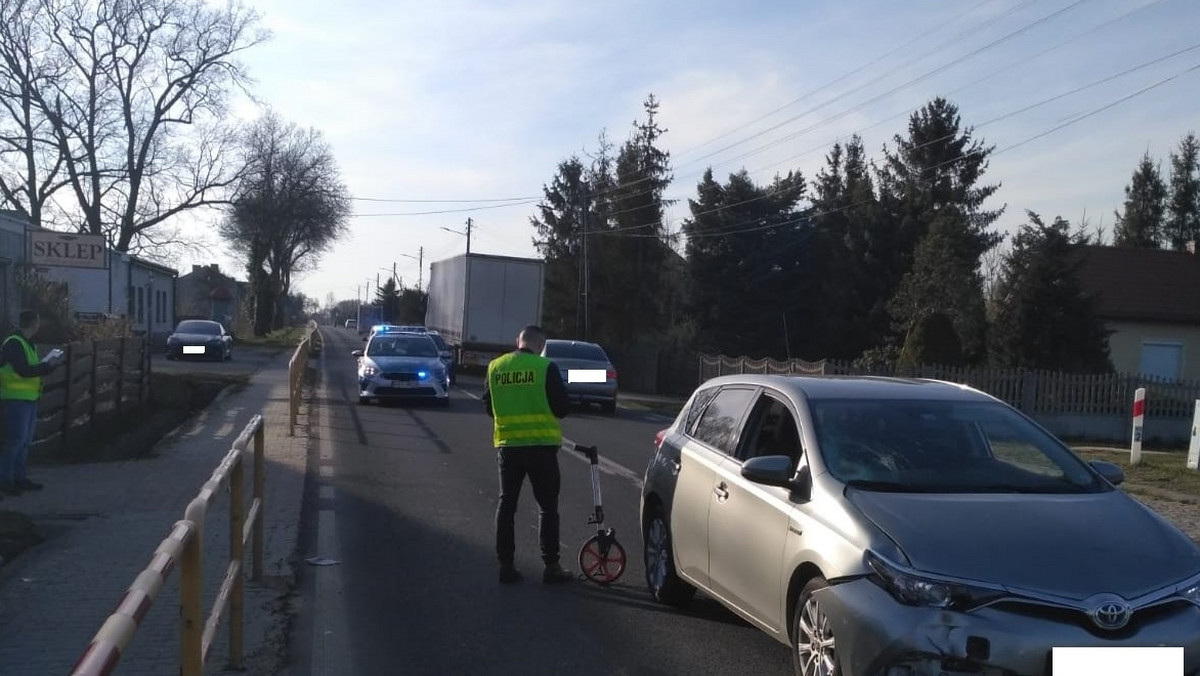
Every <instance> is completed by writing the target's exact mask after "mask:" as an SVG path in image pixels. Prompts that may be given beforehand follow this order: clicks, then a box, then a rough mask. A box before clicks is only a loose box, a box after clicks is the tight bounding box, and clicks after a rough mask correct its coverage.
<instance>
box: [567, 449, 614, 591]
mask: <svg viewBox="0 0 1200 676" xmlns="http://www.w3.org/2000/svg"><path fill="white" fill-rule="evenodd" d="M575 450H576V451H579V452H580V453H582V454H584V455H585V456H587V459H588V460H589V461H591V465H592V497H593V498H594V503H595V509H594V511H593V512H592V514H591V515H590V516H589V517H588V523H589V524H591V525H594V526H596V534H595V535H593V536H592V537H590V538H588V539H587V541H586V542H584V543H583V547H580V549H579V571H580V575H581V576H582V577H583V578H586V579H588V580H591V581H592V582H595V583H597V584H610V583H612V582H616V581H617V579H618V578H620V577H621V574H622V573H624V572H625V562H626V557H625V548H624V547H622V546H621V543H620V542H617V533H616V531H615V530H613V529H612V528H605V527H604V507H603V506H602V504H601V500H600V452H599V451H598V450H597V449H596V447H594V446H578V445H577V446H575Z"/></svg>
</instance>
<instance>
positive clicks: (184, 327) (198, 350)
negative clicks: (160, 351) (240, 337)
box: [167, 319, 233, 361]
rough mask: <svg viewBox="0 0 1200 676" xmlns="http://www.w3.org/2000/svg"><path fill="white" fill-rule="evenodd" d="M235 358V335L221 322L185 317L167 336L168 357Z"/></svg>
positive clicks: (225, 359)
mask: <svg viewBox="0 0 1200 676" xmlns="http://www.w3.org/2000/svg"><path fill="white" fill-rule="evenodd" d="M188 357H205V358H208V359H219V360H222V361H228V360H230V359H233V335H232V334H230V333H229V332H228V331H226V330H225V327H224V326H223V325H222V324H221V323H220V322H214V321H209V320H207V319H185V320H183V321H181V322H179V325H178V326H176V327H175V332H174V333H172V334H171V335H170V336H168V337H167V359H185V358H188Z"/></svg>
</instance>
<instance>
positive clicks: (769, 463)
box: [742, 455, 812, 500]
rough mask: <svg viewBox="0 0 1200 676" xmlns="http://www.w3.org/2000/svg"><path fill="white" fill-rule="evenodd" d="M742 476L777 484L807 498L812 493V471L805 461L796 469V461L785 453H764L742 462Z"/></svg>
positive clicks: (768, 484) (770, 484) (758, 481)
mask: <svg viewBox="0 0 1200 676" xmlns="http://www.w3.org/2000/svg"><path fill="white" fill-rule="evenodd" d="M742 476H743V477H744V478H746V479H747V480H749V481H753V482H754V483H756V484H762V485H764V486H779V487H780V488H786V489H788V490H790V491H792V492H794V493H796V494H797V495H798V496H799V497H800V498H801V499H803V500H808V499H809V498H810V495H811V493H812V472H811V470H809V467H808V464H807V463H805V464H804V465H803V466H801V467H800V470H799V471H797V470H796V461H795V459H793V458H791V457H790V456H786V455H764V456H760V457H757V458H751V459H749V460H747V461H746V462H745V463H743V464H742Z"/></svg>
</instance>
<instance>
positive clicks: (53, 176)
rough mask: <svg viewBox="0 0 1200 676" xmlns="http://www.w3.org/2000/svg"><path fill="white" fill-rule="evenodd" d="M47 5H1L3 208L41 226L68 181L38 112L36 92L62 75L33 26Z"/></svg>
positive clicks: (22, 2) (0, 175)
mask: <svg viewBox="0 0 1200 676" xmlns="http://www.w3.org/2000/svg"><path fill="white" fill-rule="evenodd" d="M47 5H48V3H39V2H31V1H28V0H19V1H18V2H11V3H10V2H3V3H0V206H8V207H9V208H12V209H15V210H16V211H18V212H20V213H21V214H22V215H23V216H25V217H26V218H28V219H29V220H30V221H32V222H33V223H34V224H35V225H41V223H42V220H43V213H44V211H45V210H46V209H47V207H48V206H49V205H48V204H47V203H48V201H49V200H50V198H51V197H52V196H53V195H54V193H55V192H57V191H58V190H59V189H60V188H62V187H64V185H65V182H64V181H63V180H62V179H61V176H62V174H61V171H62V168H63V158H62V156H60V155H59V154H58V145H57V143H56V142H55V140H54V137H53V135H52V134H51V133H50V131H49V128H48V127H49V125H48V124H47V122H46V119H45V117H44V116H43V115H42V114H41V112H40V109H39V108H38V100H37V98H36V92H38V91H41V90H43V89H46V88H48V87H50V86H52V83H53V82H54V81H55V80H56V79H57V78H59V77H61V76H62V75H63V73H64V70H65V69H64V68H63V66H62V65H61V63H60V62H59V61H58V60H56V59H53V58H45V57H43V56H42V55H43V54H45V52H46V51H47V47H48V46H49V45H48V42H49V41H48V40H47V39H46V38H45V37H44V36H43V35H41V33H40V31H38V30H37V29H36V28H35V26H37V25H38V23H39V21H44V20H45V18H46V14H45V12H46V11H47V9H48V6H47Z"/></svg>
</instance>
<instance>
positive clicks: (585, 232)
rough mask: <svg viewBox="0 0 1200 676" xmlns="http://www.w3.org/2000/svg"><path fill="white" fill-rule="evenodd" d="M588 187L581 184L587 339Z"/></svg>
mask: <svg viewBox="0 0 1200 676" xmlns="http://www.w3.org/2000/svg"><path fill="white" fill-rule="evenodd" d="M588 211H589V209H588V189H587V184H586V183H584V184H583V339H584V340H587V339H588V305H590V303H588V290H589V288H588V287H589V281H590V279H589V277H590V274H589V272H590V271H589V270H588Z"/></svg>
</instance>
